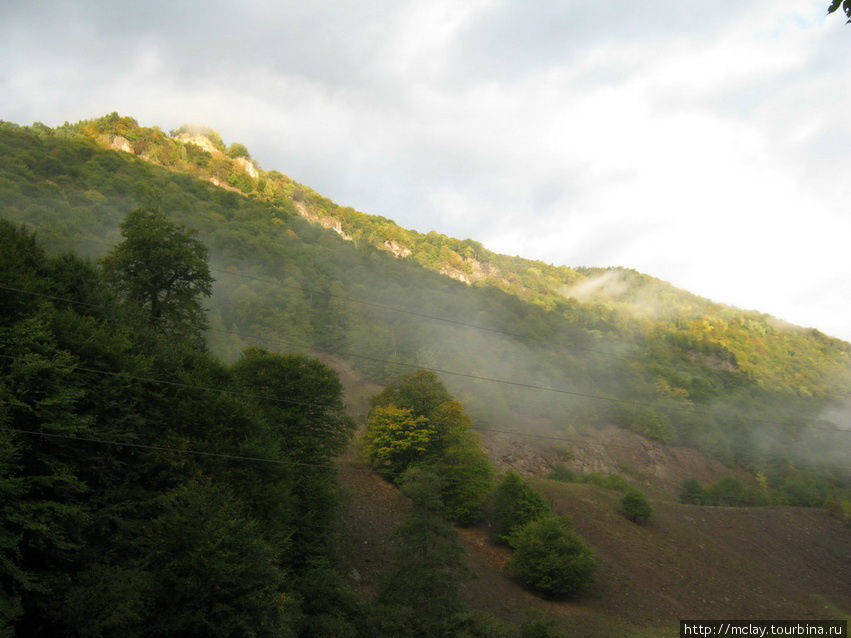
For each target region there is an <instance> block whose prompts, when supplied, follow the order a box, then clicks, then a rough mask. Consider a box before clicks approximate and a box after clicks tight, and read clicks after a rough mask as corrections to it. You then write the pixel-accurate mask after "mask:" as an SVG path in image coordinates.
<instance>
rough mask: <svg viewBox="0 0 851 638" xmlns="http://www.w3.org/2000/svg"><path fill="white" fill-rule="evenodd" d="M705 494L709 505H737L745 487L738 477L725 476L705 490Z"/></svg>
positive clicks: (741, 498) (741, 499)
mask: <svg viewBox="0 0 851 638" xmlns="http://www.w3.org/2000/svg"><path fill="white" fill-rule="evenodd" d="M706 496H707V502H708V503H710V504H711V505H730V506H733V507H738V506H740V505H741V504H742V501H743V500H744V498H745V488H744V486H742V482H741V481H740V480H739V479H737V478H734V477H732V476H725V477H724V478H722V479H720V480H719V481H717V482H716V483H713V484H712V485H711V486H710V487H709V489H708V490H706Z"/></svg>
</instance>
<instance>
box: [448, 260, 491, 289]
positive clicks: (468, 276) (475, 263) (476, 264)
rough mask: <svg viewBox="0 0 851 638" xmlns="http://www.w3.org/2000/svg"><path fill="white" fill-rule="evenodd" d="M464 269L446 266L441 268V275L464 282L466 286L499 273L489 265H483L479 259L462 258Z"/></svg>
mask: <svg viewBox="0 0 851 638" xmlns="http://www.w3.org/2000/svg"><path fill="white" fill-rule="evenodd" d="M462 264H463V265H462V267H461V268H458V267H456V266H450V265H445V266H441V267H440V274H441V275H444V276H446V277H450V278H451V279H455V280H457V281H462V282H464V283H465V284H472V283H474V282H477V281H481V280H482V279H485V278H486V277H491V276H493V275H496V274H497V273H498V272H499V271H498V270H497V269H496V268H493V267H492V266H490V265H489V264H483V263H482V262H480V261H479V260H478V259H473V258H472V257H463V258H462Z"/></svg>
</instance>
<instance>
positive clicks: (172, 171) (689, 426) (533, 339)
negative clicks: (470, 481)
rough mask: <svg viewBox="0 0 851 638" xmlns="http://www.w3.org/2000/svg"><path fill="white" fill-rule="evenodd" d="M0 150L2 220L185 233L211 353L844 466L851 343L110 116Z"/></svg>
mask: <svg viewBox="0 0 851 638" xmlns="http://www.w3.org/2000/svg"><path fill="white" fill-rule="evenodd" d="M2 144H3V147H2V150H3V163H2V175H0V201H2V207H3V208H2V215H3V216H4V217H6V218H7V219H10V220H13V221H18V222H23V223H25V224H27V225H29V226H30V227H31V228H34V229H36V230H37V231H38V233H39V236H40V237H41V238H42V239H43V240H44V241H46V242H47V243H48V245H49V246H51V247H53V248H55V249H58V250H64V249H74V250H77V251H80V252H82V253H83V254H86V255H89V256H93V257H96V256H99V255H101V254H103V253H104V252H105V251H106V250H107V249H108V248H109V247H110V246H111V245H113V244H114V243H115V242H116V241H117V240H118V239H119V236H118V230H117V227H118V223H119V221H120V220H121V219H122V217H123V215H124V214H126V213H127V212H129V211H130V210H133V209H134V208H138V207H140V206H153V207H157V208H160V209H162V210H164V211H167V212H168V214H169V215H170V216H172V217H173V218H174V219H175V220H177V221H179V222H180V223H183V224H185V225H186V226H188V227H191V228H194V229H197V231H198V233H199V237H200V238H201V239H202V240H203V241H204V242H205V243H206V244H207V245H208V246H209V247H210V250H211V254H212V256H213V265H214V273H213V274H214V277H215V278H216V279H217V280H218V283H217V286H216V295H215V297H214V299H213V304H212V309H213V312H212V314H211V317H212V327H213V330H212V331H211V332H210V334H209V338H210V341H211V343H213V344H214V346H215V347H216V348H217V349H218V351H219V352H220V353H222V354H224V355H225V356H230V357H233V356H235V355H236V353H237V352H238V351H239V350H240V349H241V348H242V347H243V346H244V345H245V344H247V343H260V344H262V345H267V346H268V345H269V343H270V342H271V343H272V344H274V346H275V347H277V348H280V349H286V350H306V351H311V352H326V353H331V354H335V355H338V356H341V357H343V358H346V359H348V360H350V361H351V362H352V363H353V365H354V366H355V368H356V369H358V370H359V371H360V372H362V373H363V374H364V375H365V376H366V377H367V378H368V379H371V380H373V381H381V382H386V381H387V380H390V379H393V378H396V377H398V375H399V374H401V373H403V372H405V371H409V370H410V369H411V367H412V366H413V367H416V366H419V367H428V368H433V369H437V370H441V371H443V373H444V374H443V376H444V377H445V379H446V380H447V383H449V384H450V387H451V389H452V390H453V392H455V393H456V394H458V395H460V396H462V397H463V398H464V400H465V401H467V402H468V403H470V409H471V410H472V412H473V413H474V414H475V415H476V416H477V418H479V420H480V422H481V423H485V424H488V425H491V426H494V427H501V428H508V427H510V428H512V429H521V430H526V429H527V428H530V427H533V426H534V427H537V428H538V429H539V430H542V431H543V430H546V431H548V432H551V431H554V432H557V433H568V434H570V433H576V432H582V431H584V430H585V429H587V428H588V427H591V426H598V425H603V424H609V423H611V424H615V425H619V426H621V427H625V428H628V429H632V430H634V431H636V432H639V433H642V434H644V435H646V436H650V437H652V438H656V439H658V440H661V441H665V442H671V443H681V444H685V445H690V446H693V447H698V448H700V449H702V450H704V451H706V452H708V453H709V454H711V455H714V456H715V457H717V458H719V459H721V460H723V461H724V462H727V463H731V462H736V463H739V464H743V465H745V466H746V467H749V468H750V469H753V470H756V469H759V467H762V465H764V464H765V462H766V461H765V459H766V458H768V457H769V456H772V457H777V456H779V457H781V458H784V459H790V460H795V461H799V462H804V461H807V460H812V459H813V458H817V459H818V464H820V465H822V466H824V465H834V464H835V465H837V466H839V467H845V466H846V465H847V463H846V461H847V458H848V455H847V452H848V449H849V448H848V442H847V440H848V438H849V437H848V436H845V435H843V434H841V433H833V432H832V431H831V430H832V429H834V426H835V425H836V424H837V423H838V424H839V425H840V426H842V425H843V419H846V420H847V417H846V416H845V415H846V414H847V405H845V404H843V399H846V398H847V396H848V394H849V393H851V373H849V361H851V345H849V344H848V343H845V342H843V341H840V340H838V339H833V338H830V337H828V336H826V335H823V334H821V333H820V332H818V331H816V330H811V329H803V328H798V327H796V326H792V325H789V324H785V323H783V322H781V321H779V320H777V319H774V318H772V317H770V316H768V315H765V314H760V313H757V312H751V311H742V310H739V309H736V308H732V307H729V306H724V305H721V304H717V303H713V302H711V301H709V300H707V299H703V298H700V297H698V296H696V295H693V294H690V293H688V292H686V291H683V290H679V289H677V288H675V287H673V286H671V285H669V284H667V283H665V282H662V281H660V280H657V279H654V278H652V277H649V276H647V275H643V274H641V273H638V272H635V271H631V270H625V269H620V268H612V269H590V268H581V267H576V268H570V267H567V266H552V265H548V264H544V263H542V262H536V261H530V260H526V259H522V258H519V257H509V256H506V255H500V254H496V253H493V252H490V251H488V250H487V249H485V248H484V247H483V246H482V245H481V244H479V243H478V242H475V241H473V240H470V239H465V240H458V239H453V238H450V237H446V236H444V235H441V234H439V233H436V232H430V233H428V234H421V233H417V232H415V231H411V230H407V229H404V228H401V227H400V226H398V225H396V224H395V223H393V222H392V221H391V220H388V219H386V218H383V217H378V216H372V215H367V214H364V213H360V212H358V211H355V210H353V209H351V208H348V207H343V206H338V205H336V204H334V203H333V202H331V201H330V200H328V199H327V198H324V197H322V196H321V195H319V194H317V193H316V192H314V191H313V190H311V189H310V188H308V187H306V186H303V185H301V184H298V183H296V182H295V181H293V180H291V179H290V178H288V177H287V176H286V175H284V174H282V173H280V172H278V171H274V170H269V171H266V170H264V169H262V168H261V167H259V166H258V165H257V164H256V162H254V161H253V160H252V159H251V157H250V154H249V152H248V150H247V149H246V148H245V147H244V146H243V145H242V144H239V143H233V144H231V145H230V146H225V144H224V143H223V141H222V140H221V137H220V136H219V135H218V133H216V132H215V131H214V130H212V129H209V128H204V127H191V126H185V127H181V128H180V129H178V130H176V131H173V132H172V133H171V134H166V133H164V132H163V131H161V130H159V129H157V128H147V127H141V126H139V125H138V124H137V123H136V121H135V120H133V119H132V118H129V117H121V116H118V115H117V114H114V113H113V114H111V115H108V116H105V117H103V118H99V119H95V120H89V121H83V122H79V123H77V124H65V125H63V126H60V127H57V128H56V129H50V128H48V127H45V126H44V125H41V124H34V125H33V126H31V127H20V126H16V125H14V124H8V123H7V124H4V125H3V126H2ZM447 373H453V374H447ZM846 400H847V399H846ZM761 464H762V465H761Z"/></svg>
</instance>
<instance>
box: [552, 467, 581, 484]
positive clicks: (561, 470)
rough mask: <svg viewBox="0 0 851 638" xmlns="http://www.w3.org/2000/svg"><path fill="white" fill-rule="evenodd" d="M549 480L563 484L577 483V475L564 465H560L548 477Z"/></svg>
mask: <svg viewBox="0 0 851 638" xmlns="http://www.w3.org/2000/svg"><path fill="white" fill-rule="evenodd" d="M547 478H548V479H552V480H554V481H561V482H562V483H576V482H578V481H577V474H576V472H574V471H573V470H571V469H570V468H569V467H567V466H565V465H562V464H561V463H559V464H558V465H556V466H555V467H553V469H552V471H551V472H550V473H549V475H547Z"/></svg>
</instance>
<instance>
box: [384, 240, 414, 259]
mask: <svg viewBox="0 0 851 638" xmlns="http://www.w3.org/2000/svg"><path fill="white" fill-rule="evenodd" d="M381 247H382V248H384V250H386V251H388V252H390V253H391V254H392V255H393V256H394V257H396V258H397V259H404V258H405V257H410V256H411V255H413V252H412V251H411V249H410V248H408V247H407V246H405V245H404V244H400V243H399V242H398V241H396V240H395V239H388V240H386V241H385V242H384V243H383V244H381Z"/></svg>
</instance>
